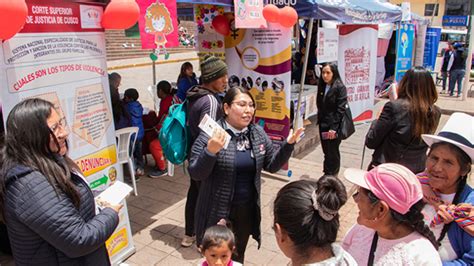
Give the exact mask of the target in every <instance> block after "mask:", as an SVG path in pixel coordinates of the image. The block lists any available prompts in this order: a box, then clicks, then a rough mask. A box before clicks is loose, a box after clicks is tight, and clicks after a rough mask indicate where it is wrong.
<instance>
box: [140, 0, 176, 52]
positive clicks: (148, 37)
mask: <svg viewBox="0 0 474 266" xmlns="http://www.w3.org/2000/svg"><path fill="white" fill-rule="evenodd" d="M137 3H138V5H139V6H140V17H139V18H138V26H139V28H140V39H141V41H142V48H143V49H157V50H158V53H165V54H166V53H167V52H166V47H176V46H178V45H179V42H178V20H177V13H176V0H156V1H155V0H137Z"/></svg>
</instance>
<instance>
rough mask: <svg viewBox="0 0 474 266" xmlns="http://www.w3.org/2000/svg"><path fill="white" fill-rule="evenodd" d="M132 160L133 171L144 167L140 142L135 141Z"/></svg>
mask: <svg viewBox="0 0 474 266" xmlns="http://www.w3.org/2000/svg"><path fill="white" fill-rule="evenodd" d="M133 159H134V163H135V170H137V169H142V170H143V168H144V167H145V161H144V160H143V154H142V141H141V140H137V141H135V149H134V150H133Z"/></svg>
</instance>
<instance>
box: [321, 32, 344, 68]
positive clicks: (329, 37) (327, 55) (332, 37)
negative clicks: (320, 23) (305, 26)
mask: <svg viewBox="0 0 474 266" xmlns="http://www.w3.org/2000/svg"><path fill="white" fill-rule="evenodd" d="M338 43H339V31H338V30H337V29H326V28H319V29H318V46H317V48H316V52H317V57H316V58H317V59H318V63H325V62H334V61H337V50H338Z"/></svg>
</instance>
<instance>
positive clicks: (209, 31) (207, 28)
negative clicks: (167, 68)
mask: <svg viewBox="0 0 474 266" xmlns="http://www.w3.org/2000/svg"><path fill="white" fill-rule="evenodd" d="M223 14H224V7H222V6H216V5H194V21H195V22H196V24H197V27H196V28H197V32H196V34H195V36H196V50H197V54H198V56H199V61H202V60H203V59H204V57H205V56H206V55H213V56H216V57H219V58H220V59H222V60H224V61H225V47H224V36H222V35H221V34H219V33H217V32H216V31H215V30H214V27H212V20H213V19H214V18H215V17H217V16H219V15H223ZM231 34H232V33H231Z"/></svg>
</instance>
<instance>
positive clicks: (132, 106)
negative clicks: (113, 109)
mask: <svg viewBox="0 0 474 266" xmlns="http://www.w3.org/2000/svg"><path fill="white" fill-rule="evenodd" d="M127 111H128V113H129V114H130V119H131V120H132V127H138V137H137V141H141V140H142V139H143V136H145V128H144V127H143V121H142V116H143V106H142V104H141V103H140V102H139V101H133V102H128V103H127Z"/></svg>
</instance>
